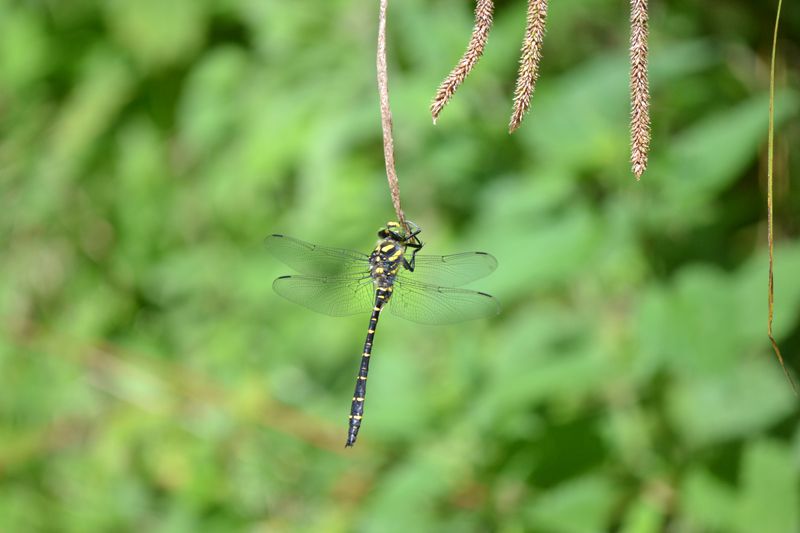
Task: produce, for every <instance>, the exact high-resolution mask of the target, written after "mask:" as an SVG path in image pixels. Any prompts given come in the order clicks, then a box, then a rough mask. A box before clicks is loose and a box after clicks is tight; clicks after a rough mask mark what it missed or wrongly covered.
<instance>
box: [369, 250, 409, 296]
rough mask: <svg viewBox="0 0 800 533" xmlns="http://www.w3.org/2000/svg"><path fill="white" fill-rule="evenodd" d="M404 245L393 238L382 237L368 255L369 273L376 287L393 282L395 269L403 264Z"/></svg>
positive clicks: (395, 274) (387, 285)
mask: <svg viewBox="0 0 800 533" xmlns="http://www.w3.org/2000/svg"><path fill="white" fill-rule="evenodd" d="M404 253H405V246H404V245H403V244H401V243H399V242H397V241H395V240H394V239H382V240H380V241H378V245H377V246H376V247H375V249H374V250H373V251H372V254H370V256H369V265H370V275H371V276H372V281H373V283H374V284H375V287H376V288H384V289H385V288H387V287H391V286H392V285H393V284H394V279H395V277H396V276H397V271H398V270H399V269H400V267H401V266H402V265H403V254H404Z"/></svg>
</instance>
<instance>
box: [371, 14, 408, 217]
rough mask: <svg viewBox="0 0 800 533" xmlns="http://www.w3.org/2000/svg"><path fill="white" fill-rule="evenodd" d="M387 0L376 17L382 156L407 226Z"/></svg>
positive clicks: (394, 200) (394, 202) (397, 210)
mask: <svg viewBox="0 0 800 533" xmlns="http://www.w3.org/2000/svg"><path fill="white" fill-rule="evenodd" d="M388 3H389V0H381V4H380V14H379V17H378V58H377V70H378V94H379V95H380V103H381V128H382V129H383V158H384V159H385V160H386V179H387V180H388V181H389V190H390V192H391V195H392V205H393V206H394V212H395V213H396V214H397V221H398V222H400V224H402V225H403V226H405V227H406V228H408V226H407V224H406V217H405V214H404V213H403V209H402V208H401V207H400V183H399V181H398V179H397V170H396V169H395V165H394V139H393V137H392V110H391V108H390V107H389V73H388V69H387V67H386V8H387V6H388Z"/></svg>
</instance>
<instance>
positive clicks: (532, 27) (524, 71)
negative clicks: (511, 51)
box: [508, 0, 547, 133]
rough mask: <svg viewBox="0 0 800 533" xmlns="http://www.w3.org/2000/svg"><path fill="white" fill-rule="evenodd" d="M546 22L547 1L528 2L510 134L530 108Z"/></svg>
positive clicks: (540, 59)
mask: <svg viewBox="0 0 800 533" xmlns="http://www.w3.org/2000/svg"><path fill="white" fill-rule="evenodd" d="M546 22H547V0H528V16H527V23H526V28H525V38H524V39H523V41H522V50H521V54H520V58H519V73H518V74H517V86H516V89H515V90H514V107H513V111H512V112H511V120H510V122H509V124H508V132H509V133H512V132H513V131H514V130H516V129H517V128H518V127H519V125H520V124H521V123H522V119H523V118H524V117H525V113H527V112H528V109H530V107H531V97H532V96H533V91H534V89H535V88H536V79H537V78H538V77H539V64H540V63H541V61H542V43H543V41H544V30H545V23H546Z"/></svg>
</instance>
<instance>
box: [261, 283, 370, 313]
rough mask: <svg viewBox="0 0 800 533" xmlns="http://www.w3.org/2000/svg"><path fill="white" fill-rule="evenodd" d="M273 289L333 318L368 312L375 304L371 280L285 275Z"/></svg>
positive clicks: (287, 297)
mask: <svg viewBox="0 0 800 533" xmlns="http://www.w3.org/2000/svg"><path fill="white" fill-rule="evenodd" d="M272 288H273V289H275V292H277V293H278V294H280V295H281V296H283V297H284V298H286V299H287V300H290V301H292V302H294V303H297V304H300V305H302V306H304V307H307V308H309V309H311V310H312V311H316V312H318V313H323V314H326V315H332V316H347V315H355V314H358V313H368V312H369V311H370V310H371V309H372V307H373V306H374V305H375V303H374V302H375V289H374V287H373V285H372V280H371V279H370V278H357V277H329V278H322V277H315V276H281V277H280V278H278V279H276V280H275V282H274V283H273V284H272Z"/></svg>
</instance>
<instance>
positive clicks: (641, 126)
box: [631, 0, 650, 180]
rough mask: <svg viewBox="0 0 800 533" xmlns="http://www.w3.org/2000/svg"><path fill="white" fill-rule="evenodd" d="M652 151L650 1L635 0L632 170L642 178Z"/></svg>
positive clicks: (632, 35)
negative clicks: (648, 156)
mask: <svg viewBox="0 0 800 533" xmlns="http://www.w3.org/2000/svg"><path fill="white" fill-rule="evenodd" d="M649 151H650V87H649V84H648V80H647V0H631V170H633V174H634V175H635V176H636V179H637V180H638V179H640V178H641V177H642V174H643V173H644V171H645V169H646V168H647V154H648V152H649Z"/></svg>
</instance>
